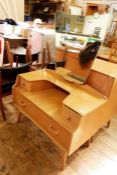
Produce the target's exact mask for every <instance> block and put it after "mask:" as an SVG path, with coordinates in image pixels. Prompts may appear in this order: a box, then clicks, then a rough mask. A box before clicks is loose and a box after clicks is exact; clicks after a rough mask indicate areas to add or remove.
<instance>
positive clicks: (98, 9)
mask: <svg viewBox="0 0 117 175" xmlns="http://www.w3.org/2000/svg"><path fill="white" fill-rule="evenodd" d="M108 10H109V6H108V5H104V4H96V3H87V9H86V15H94V14H95V13H100V14H103V13H107V12H108Z"/></svg>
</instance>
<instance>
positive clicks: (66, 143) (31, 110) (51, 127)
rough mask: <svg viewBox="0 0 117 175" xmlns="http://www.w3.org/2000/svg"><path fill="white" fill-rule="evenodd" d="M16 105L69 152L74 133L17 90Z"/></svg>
mask: <svg viewBox="0 0 117 175" xmlns="http://www.w3.org/2000/svg"><path fill="white" fill-rule="evenodd" d="M14 93H15V96H14V97H15V101H14V102H15V104H16V105H17V107H18V108H19V109H20V110H21V112H23V113H24V114H26V115H27V116H28V117H29V118H30V119H31V120H32V121H33V122H34V123H35V124H36V125H37V126H39V128H41V129H42V130H43V131H44V132H45V133H46V134H47V135H48V136H49V137H50V138H51V139H52V140H53V142H54V143H55V144H57V145H59V146H62V147H64V149H65V150H67V151H68V152H69V148H70V143H71V139H72V133H70V132H69V131H68V130H66V129H65V128H64V127H63V126H62V125H61V124H60V123H58V122H57V121H56V120H54V119H53V118H51V117H50V116H48V115H47V114H46V113H44V112H43V111H42V110H40V109H39V108H38V107H37V106H36V105H34V104H33V103H31V102H30V101H29V100H28V99H27V98H26V97H24V96H23V95H22V94H21V93H20V92H19V91H17V90H16V89H15V92H14Z"/></svg>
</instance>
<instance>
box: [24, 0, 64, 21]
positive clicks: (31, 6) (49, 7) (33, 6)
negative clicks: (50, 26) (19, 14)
mask: <svg viewBox="0 0 117 175" xmlns="http://www.w3.org/2000/svg"><path fill="white" fill-rule="evenodd" d="M63 4H64V2H60V1H54V0H53V1H51V0H49V1H48V0H47V1H35V0H25V18H26V20H34V19H35V18H40V19H42V21H43V22H50V21H51V22H53V21H54V14H55V12H56V11H57V10H64V8H63V7H64V6H63Z"/></svg>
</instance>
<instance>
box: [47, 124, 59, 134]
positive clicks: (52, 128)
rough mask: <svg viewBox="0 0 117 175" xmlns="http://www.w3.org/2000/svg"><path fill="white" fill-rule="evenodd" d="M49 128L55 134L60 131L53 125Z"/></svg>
mask: <svg viewBox="0 0 117 175" xmlns="http://www.w3.org/2000/svg"><path fill="white" fill-rule="evenodd" d="M49 129H50V130H51V131H52V132H53V133H54V134H55V135H58V134H59V131H58V130H56V128H55V127H54V126H52V125H50V126H49Z"/></svg>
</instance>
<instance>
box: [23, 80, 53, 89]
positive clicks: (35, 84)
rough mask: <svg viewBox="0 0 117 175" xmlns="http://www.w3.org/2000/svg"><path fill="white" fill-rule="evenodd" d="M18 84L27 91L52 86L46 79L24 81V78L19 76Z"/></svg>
mask: <svg viewBox="0 0 117 175" xmlns="http://www.w3.org/2000/svg"><path fill="white" fill-rule="evenodd" d="M20 86H21V87H22V88H23V89H25V90H28V91H37V90H38V91H39V90H43V89H49V88H52V87H54V85H53V84H52V83H50V82H49V81H46V80H40V81H32V82H31V81H26V80H25V79H23V78H21V81H20Z"/></svg>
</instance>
